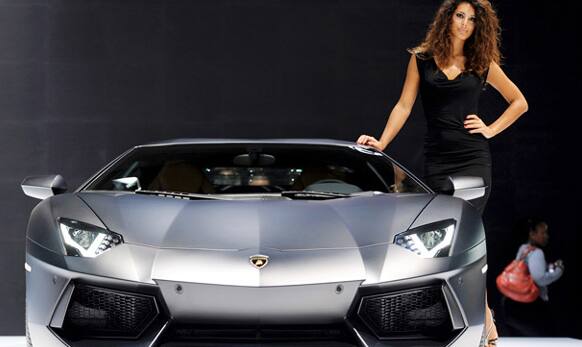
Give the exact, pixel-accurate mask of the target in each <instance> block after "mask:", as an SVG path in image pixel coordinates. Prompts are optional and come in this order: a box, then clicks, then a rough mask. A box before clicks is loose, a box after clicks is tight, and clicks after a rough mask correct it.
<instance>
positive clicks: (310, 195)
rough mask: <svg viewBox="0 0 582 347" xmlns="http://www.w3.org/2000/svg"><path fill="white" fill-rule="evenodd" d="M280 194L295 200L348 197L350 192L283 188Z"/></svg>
mask: <svg viewBox="0 0 582 347" xmlns="http://www.w3.org/2000/svg"><path fill="white" fill-rule="evenodd" d="M281 196H284V197H287V198H291V199H296V200H301V199H305V200H326V199H338V198H347V197H350V194H345V193H332V192H317V191H309V190H307V191H306V190H285V191H282V192H281Z"/></svg>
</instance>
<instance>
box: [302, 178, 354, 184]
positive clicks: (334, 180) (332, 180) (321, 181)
mask: <svg viewBox="0 0 582 347" xmlns="http://www.w3.org/2000/svg"><path fill="white" fill-rule="evenodd" d="M320 183H341V184H346V182H344V181H342V180H338V179H335V178H326V179H322V180H319V181H315V182H313V183H311V184H310V185H312V184H320Z"/></svg>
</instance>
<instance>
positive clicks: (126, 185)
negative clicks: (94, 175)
mask: <svg viewBox="0 0 582 347" xmlns="http://www.w3.org/2000/svg"><path fill="white" fill-rule="evenodd" d="M113 186H114V187H115V190H133V191H137V190H141V185H140V184H139V178H137V177H123V178H116V179H114V180H113Z"/></svg>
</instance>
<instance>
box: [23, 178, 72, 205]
mask: <svg viewBox="0 0 582 347" xmlns="http://www.w3.org/2000/svg"><path fill="white" fill-rule="evenodd" d="M20 186H21V187H22V190H23V191H24V194H26V195H28V196H30V197H33V198H36V199H41V200H42V199H46V198H48V197H49V196H53V195H57V194H61V193H64V192H65V191H66V190H67V184H66V183H65V179H64V178H63V176H61V175H45V176H28V177H26V178H25V179H24V180H23V181H22V183H21V185H20Z"/></svg>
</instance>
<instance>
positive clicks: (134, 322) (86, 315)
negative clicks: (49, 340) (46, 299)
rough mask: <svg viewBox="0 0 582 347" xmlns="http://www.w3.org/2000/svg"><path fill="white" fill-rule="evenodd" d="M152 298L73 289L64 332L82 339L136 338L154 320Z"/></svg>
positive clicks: (155, 310) (81, 287)
mask: <svg viewBox="0 0 582 347" xmlns="http://www.w3.org/2000/svg"><path fill="white" fill-rule="evenodd" d="M157 315H158V309H157V306H156V302H155V298H154V297H152V296H147V295H141V294H133V293H126V292H120V291H114V290H109V289H104V288H97V287H92V286H84V285H83V286H77V287H76V288H75V291H74V293H73V297H72V298H71V302H70V303H69V307H68V309H67V315H66V317H65V324H64V328H65V330H67V331H71V330H73V331H74V332H76V334H82V335H83V336H85V337H127V338H136V337H138V336H139V335H140V334H141V333H142V332H143V331H144V329H145V328H146V327H147V326H148V325H149V324H150V323H151V322H152V321H153V320H154V319H155V318H156V316H157Z"/></svg>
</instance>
